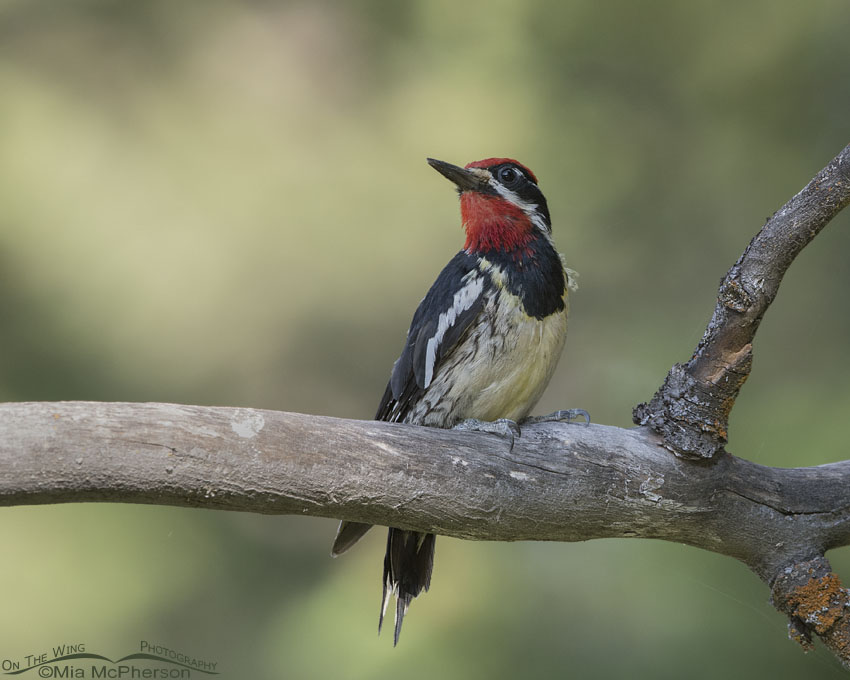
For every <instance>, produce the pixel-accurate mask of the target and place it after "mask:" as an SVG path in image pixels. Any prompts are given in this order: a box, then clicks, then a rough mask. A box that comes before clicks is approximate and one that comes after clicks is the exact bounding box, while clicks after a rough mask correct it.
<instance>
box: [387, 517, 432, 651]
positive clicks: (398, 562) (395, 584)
mask: <svg viewBox="0 0 850 680" xmlns="http://www.w3.org/2000/svg"><path fill="white" fill-rule="evenodd" d="M436 540H437V539H436V536H434V534H423V533H420V532H418V531H404V530H403V529H392V528H391V529H390V531H389V534H388V535H387V554H386V556H385V557H384V597H383V601H382V602H381V618H380V619H379V620H378V632H379V633H380V632H381V625H382V624H383V623H384V614H385V613H386V611H387V605H388V604H389V602H390V596H391V595H393V594H395V596H396V609H395V633H394V634H393V646H395V645H397V644H398V636H399V635H400V634H401V623H402V621H403V620H404V615H405V614H407V608H408V607H409V606H410V603H411V602H412V601H413V598H414V597H416V596H417V595H419V593H421V592H422V591H423V590H428V586H429V585H431V571H432V569H433V568H434V543H435V542H436Z"/></svg>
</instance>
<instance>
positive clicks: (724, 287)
mask: <svg viewBox="0 0 850 680" xmlns="http://www.w3.org/2000/svg"><path fill="white" fill-rule="evenodd" d="M848 203H850V145H848V146H846V147H845V148H844V150H843V151H841V153H839V154H838V155H837V156H836V157H835V158H833V159H832V161H830V163H829V164H828V165H827V166H826V167H825V168H824V169H823V170H821V171H820V172H819V173H818V174H817V176H816V177H815V178H814V179H813V180H812V181H811V182H809V183H808V184H807V185H806V186H805V187H804V188H803V190H802V191H800V193H798V194H797V195H796V196H794V198H792V199H791V200H790V201H788V203H786V204H785V205H784V206H783V207H782V208H781V209H780V210H778V211H777V212H776V213H775V214H774V215H773V217H771V218H770V219H769V220H768V221H767V223H766V224H765V225H764V227H762V229H761V231H760V232H759V233H758V234H757V235H756V236H755V238H753V240H752V241H750V244H749V245H748V246H747V248H746V250H744V253H743V254H742V255H741V257H740V258H739V259H738V261H737V262H736V263H735V264H734V265H733V266H732V268H731V269H730V270H729V271H728V272H727V273H726V276H725V277H724V278H723V280H722V281H721V283H720V290H719V291H718V294H717V305H716V306H715V308H714V314H713V316H712V317H711V321H710V322H709V324H708V327H707V328H706V330H705V334H704V335H703V337H702V340H700V343H699V345H698V346H697V348H696V350H694V354H693V356H692V357H691V359H690V361H688V362H687V363H686V364H685V365H684V366H683V365H681V364H675V365H674V366H673V368H671V369H670V372H669V373H668V374H667V378H666V379H665V380H664V384H663V385H662V386H661V387H660V388H659V389H658V391H657V392H656V393H655V396H654V397H653V398H652V400H651V401H650V402H649V403H648V404H640V405H638V406H637V407H636V408H635V410H634V422H635V423H636V424H638V425H649V426H650V427H651V428H652V429H653V430H655V431H656V432H658V433H659V434H660V435H661V436H662V437H663V438H664V443H665V446H666V447H667V448H668V449H669V450H671V451H673V452H674V453H675V454H676V455H679V456H684V457H686V458H711V457H713V456H714V455H716V454H717V453H718V452H720V451H721V450H722V449H723V447H724V446H725V445H726V440H727V427H728V422H729V413H730V411H731V410H732V407H733V406H734V404H735V399H737V397H738V392H739V391H740V389H741V387H742V386H743V384H744V382H745V381H746V379H747V377H748V376H749V374H750V368H751V367H752V358H753V356H752V351H753V346H752V342H753V338H754V337H755V334H756V331H757V330H758V327H759V324H760V323H761V320H762V318H763V317H764V313H765V312H766V311H767V308H768V307H769V306H770V303H771V302H773V300H774V298H775V297H776V293H777V291H778V290H779V284H780V282H781V281H782V277H783V276H784V275H785V272H786V271H787V270H788V267H789V266H790V265H791V262H792V261H793V260H794V258H795V257H797V255H798V254H799V253H800V251H801V250H802V249H803V248H804V247H805V246H806V245H808V243H809V242H811V240H812V239H813V238H814V237H815V236H817V235H818V234H819V233H820V231H821V229H823V228H824V227H825V226H826V225H827V223H828V222H829V221H830V220H831V219H832V218H833V217H835V216H836V215H837V214H838V213H839V212H840V211H841V210H842V208H844V207H846V206H847V204H848Z"/></svg>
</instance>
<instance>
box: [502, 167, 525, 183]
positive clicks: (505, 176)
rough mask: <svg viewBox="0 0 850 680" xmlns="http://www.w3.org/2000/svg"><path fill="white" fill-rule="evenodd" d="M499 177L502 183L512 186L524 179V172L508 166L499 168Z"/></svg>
mask: <svg viewBox="0 0 850 680" xmlns="http://www.w3.org/2000/svg"><path fill="white" fill-rule="evenodd" d="M498 177H499V181H500V182H501V183H502V184H504V185H505V186H506V187H508V188H511V187H515V186H517V185H518V184H519V182H520V180H521V179H522V174H521V173H520V172H518V171H517V170H516V169H515V168H512V167H511V166H507V167H504V168H501V169H500V170H499V174H498Z"/></svg>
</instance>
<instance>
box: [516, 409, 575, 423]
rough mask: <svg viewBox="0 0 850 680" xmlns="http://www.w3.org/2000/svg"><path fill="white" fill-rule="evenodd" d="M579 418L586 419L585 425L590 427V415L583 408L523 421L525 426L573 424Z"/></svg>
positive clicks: (565, 410) (564, 410) (530, 417)
mask: <svg viewBox="0 0 850 680" xmlns="http://www.w3.org/2000/svg"><path fill="white" fill-rule="evenodd" d="M579 418H584V424H585V425H590V414H589V413H588V412H587V411H585V410H584V409H583V408H570V409H563V410H561V411H555V412H554V413H550V414H549V415H548V416H529V417H528V418H526V419H525V420H523V421H522V424H523V425H534V424H535V423H571V422H573V421H574V420H578V419H579Z"/></svg>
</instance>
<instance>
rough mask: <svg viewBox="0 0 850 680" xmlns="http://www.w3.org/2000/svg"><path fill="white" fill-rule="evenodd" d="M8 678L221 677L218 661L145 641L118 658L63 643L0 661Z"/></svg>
mask: <svg viewBox="0 0 850 680" xmlns="http://www.w3.org/2000/svg"><path fill="white" fill-rule="evenodd" d="M0 670H2V672H3V674H5V675H21V676H23V677H24V678H27V677H36V676H37V677H39V678H110V679H111V678H117V679H118V680H122V679H128V680H133V679H135V678H140V679H145V680H148V679H149V680H157V679H160V678H198V677H204V676H207V675H218V674H219V670H218V662H217V661H209V660H207V659H200V658H198V657H196V656H192V655H190V654H184V653H182V652H179V651H177V650H175V649H171V648H170V647H166V646H164V645H159V644H153V643H150V642H148V641H146V640H142V641H141V642H140V643H139V651H138V652H134V653H132V654H128V655H126V656H122V657H120V658H117V659H111V658H109V657H108V656H104V655H102V654H94V653H93V652H91V651H89V649H88V646H87V645H86V644H85V643H83V642H78V643H74V644H62V645H56V646H55V647H52V648H51V650H50V651H43V650H38V651H34V652H33V653H31V654H24V655H22V656H20V657H17V658H11V657H3V658H2V659H0Z"/></svg>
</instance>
